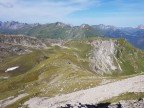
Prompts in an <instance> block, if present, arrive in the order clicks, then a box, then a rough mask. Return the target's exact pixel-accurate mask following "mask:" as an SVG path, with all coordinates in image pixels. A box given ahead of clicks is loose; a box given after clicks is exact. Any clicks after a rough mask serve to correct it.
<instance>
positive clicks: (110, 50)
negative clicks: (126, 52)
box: [89, 39, 121, 75]
mask: <svg viewBox="0 0 144 108" xmlns="http://www.w3.org/2000/svg"><path fill="white" fill-rule="evenodd" d="M91 45H92V47H93V50H92V54H91V56H90V57H89V59H90V68H91V69H92V70H93V71H94V72H96V73H98V74H100V75H103V74H111V72H112V71H115V70H121V67H120V65H119V63H118V62H117V58H116V56H115V54H116V52H117V46H118V45H117V41H116V40H101V39H98V40H95V41H93V42H92V43H91Z"/></svg>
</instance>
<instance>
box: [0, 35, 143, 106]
mask: <svg viewBox="0 0 144 108" xmlns="http://www.w3.org/2000/svg"><path fill="white" fill-rule="evenodd" d="M100 39H101V40H109V39H102V38H100ZM93 40H95V39H94V38H93V39H92V38H91V39H83V40H82V39H81V40H75V41H66V42H65V43H63V44H64V45H56V46H55V45H52V46H51V47H49V48H48V49H43V50H40V49H33V50H32V51H33V52H32V53H29V54H25V55H15V56H10V57H8V58H5V59H4V60H3V62H1V63H0V77H1V78H2V77H9V78H8V79H0V88H1V89H0V100H1V99H5V98H7V97H10V96H17V95H18V94H22V93H28V94H29V96H27V97H25V98H22V99H21V100H19V101H17V102H15V103H14V104H12V106H11V108H12V107H13V108H16V107H18V105H19V104H18V103H20V102H22V103H23V102H25V101H26V100H28V99H29V98H31V97H36V96H37V97H43V96H44V97H45V96H46V97H54V96H56V95H61V94H67V93H71V92H74V91H78V90H82V89H88V88H92V87H95V86H97V85H100V84H102V83H108V82H113V81H115V80H118V79H120V78H123V76H124V75H132V74H139V73H141V72H143V71H144V56H143V54H144V53H143V51H141V50H138V49H136V48H134V47H133V46H131V45H130V44H129V43H127V42H126V41H125V40H124V39H118V40H117V42H118V47H117V52H116V53H115V55H116V57H117V59H118V62H119V64H120V66H121V68H122V72H117V71H116V72H113V73H112V75H109V74H108V75H107V74H105V75H104V76H99V75H97V74H96V73H95V72H93V71H92V70H91V69H90V67H89V62H90V61H89V56H90V55H91V52H92V50H93V47H92V46H91V44H90V43H91V42H92V41H93ZM45 56H46V58H45ZM13 66H19V68H18V69H16V70H14V71H11V72H7V73H5V70H6V69H7V68H10V67H13ZM115 76H117V77H115ZM126 77H129V76H126ZM9 107H10V106H9Z"/></svg>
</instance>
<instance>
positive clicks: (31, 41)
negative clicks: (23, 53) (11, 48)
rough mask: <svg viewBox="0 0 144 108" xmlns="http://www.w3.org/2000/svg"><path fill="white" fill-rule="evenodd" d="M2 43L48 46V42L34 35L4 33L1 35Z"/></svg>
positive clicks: (38, 46) (35, 46) (0, 41)
mask: <svg viewBox="0 0 144 108" xmlns="http://www.w3.org/2000/svg"><path fill="white" fill-rule="evenodd" d="M0 43H1V44H10V45H22V46H26V47H33V48H46V47H47V46H46V44H45V43H43V42H42V41H41V40H39V39H37V38H34V37H27V36H15V35H2V36H0Z"/></svg>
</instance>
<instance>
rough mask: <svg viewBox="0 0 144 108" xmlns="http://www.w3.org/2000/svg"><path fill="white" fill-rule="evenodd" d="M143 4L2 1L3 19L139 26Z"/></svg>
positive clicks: (81, 0) (120, 0)
mask: <svg viewBox="0 0 144 108" xmlns="http://www.w3.org/2000/svg"><path fill="white" fill-rule="evenodd" d="M143 4H144V1H142V0H139V1H135V0H127V1H125V0H109V1H106V0H41V1H40V0H0V20H1V21H12V20H13V21H18V22H23V23H25V22H26V23H41V24H44V23H54V22H63V23H66V24H71V25H74V26H75V25H81V24H89V25H99V24H104V25H114V26H117V27H137V26H138V25H140V24H144V21H143V19H144V12H143V10H144V7H143Z"/></svg>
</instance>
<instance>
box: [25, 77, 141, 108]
mask: <svg viewBox="0 0 144 108" xmlns="http://www.w3.org/2000/svg"><path fill="white" fill-rule="evenodd" d="M126 92H144V75H139V76H136V77H132V78H128V79H123V80H120V81H117V82H113V83H109V84H106V85H101V86H98V87H95V88H91V89H87V90H81V91H77V92H74V93H70V94H66V95H61V96H56V97H53V98H47V97H43V98H40V97H35V98H32V99H30V100H28V101H27V102H25V103H24V105H28V106H29V108H57V107H60V106H62V105H64V104H76V103H82V104H95V103H98V102H100V101H103V100H106V99H109V98H112V97H114V96H118V95H120V94H122V93H126Z"/></svg>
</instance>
